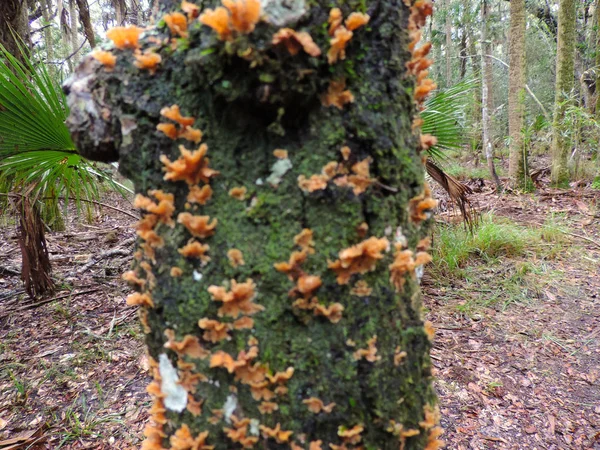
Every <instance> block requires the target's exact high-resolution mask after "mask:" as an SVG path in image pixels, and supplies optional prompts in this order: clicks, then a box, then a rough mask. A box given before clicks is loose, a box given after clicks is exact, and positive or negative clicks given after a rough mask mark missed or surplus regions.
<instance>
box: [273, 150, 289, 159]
mask: <svg viewBox="0 0 600 450" xmlns="http://www.w3.org/2000/svg"><path fill="white" fill-rule="evenodd" d="M273 156H275V158H277V159H287V158H288V151H287V150H283V149H281V148H278V149H275V150H273Z"/></svg>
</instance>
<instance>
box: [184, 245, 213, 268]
mask: <svg viewBox="0 0 600 450" xmlns="http://www.w3.org/2000/svg"><path fill="white" fill-rule="evenodd" d="M209 249H210V247H209V246H208V245H206V244H201V243H200V242H198V241H194V240H193V239H190V241H189V242H188V243H187V244H186V245H184V246H183V247H182V248H180V249H177V251H178V252H179V254H180V255H183V256H185V257H186V258H198V259H199V260H200V261H201V262H202V265H205V264H206V263H208V262H209V261H210V256H208V255H207V254H206V252H207V251H208V250H209Z"/></svg>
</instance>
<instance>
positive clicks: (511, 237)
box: [433, 214, 567, 277]
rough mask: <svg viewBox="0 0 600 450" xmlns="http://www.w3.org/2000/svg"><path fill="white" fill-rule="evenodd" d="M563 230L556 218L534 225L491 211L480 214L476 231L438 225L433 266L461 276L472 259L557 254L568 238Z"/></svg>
mask: <svg viewBox="0 0 600 450" xmlns="http://www.w3.org/2000/svg"><path fill="white" fill-rule="evenodd" d="M561 230H562V228H561V227H560V225H558V224H557V223H556V221H555V220H554V219H552V220H550V221H547V223H545V224H544V225H543V226H541V227H538V228H533V227H525V226H523V225H519V224H516V223H514V222H512V221H510V220H508V219H501V218H494V217H493V216H492V215H491V214H485V215H483V216H482V217H481V219H480V221H479V223H478V224H477V225H476V226H475V228H474V230H473V234H471V233H469V231H467V230H465V228H464V227H463V226H462V225H448V226H439V227H438V228H437V230H436V232H435V234H434V255H433V261H434V262H433V265H434V267H435V269H436V271H438V272H442V273H444V274H446V275H448V276H454V277H462V276H464V275H465V272H464V268H465V267H466V266H467V264H470V263H472V261H473V260H479V261H481V262H484V263H487V264H493V263H495V262H497V261H498V259H499V258H502V257H512V258H516V257H523V256H532V255H535V256H539V257H543V258H549V257H554V256H556V254H557V253H559V252H560V251H562V250H563V246H562V244H563V243H565V242H566V241H567V239H566V236H565V234H564V233H563V232H562V231H561Z"/></svg>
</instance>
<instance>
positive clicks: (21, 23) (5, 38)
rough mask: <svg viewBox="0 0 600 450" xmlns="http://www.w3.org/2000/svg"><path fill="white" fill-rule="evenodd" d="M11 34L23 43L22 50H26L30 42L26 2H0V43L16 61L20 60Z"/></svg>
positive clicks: (18, 0)
mask: <svg viewBox="0 0 600 450" xmlns="http://www.w3.org/2000/svg"><path fill="white" fill-rule="evenodd" d="M13 33H14V34H15V35H16V36H17V37H18V38H20V39H22V40H23V41H24V42H25V48H24V50H27V49H28V48H29V45H30V40H29V22H28V15H27V1H26V0H2V2H0V43H1V44H2V45H4V47H6V49H7V50H8V52H9V53H11V54H12V55H14V56H15V57H16V58H17V59H21V52H20V51H19V46H18V44H17V41H15V39H14V37H13ZM19 43H20V42H19Z"/></svg>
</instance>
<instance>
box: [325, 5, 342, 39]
mask: <svg viewBox="0 0 600 450" xmlns="http://www.w3.org/2000/svg"><path fill="white" fill-rule="evenodd" d="M343 21H344V18H343V17H342V10H341V9H340V8H331V11H329V19H328V21H327V23H328V24H329V36H333V34H334V33H335V30H337V29H338V28H339V27H340V25H341V24H342V22H343Z"/></svg>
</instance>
